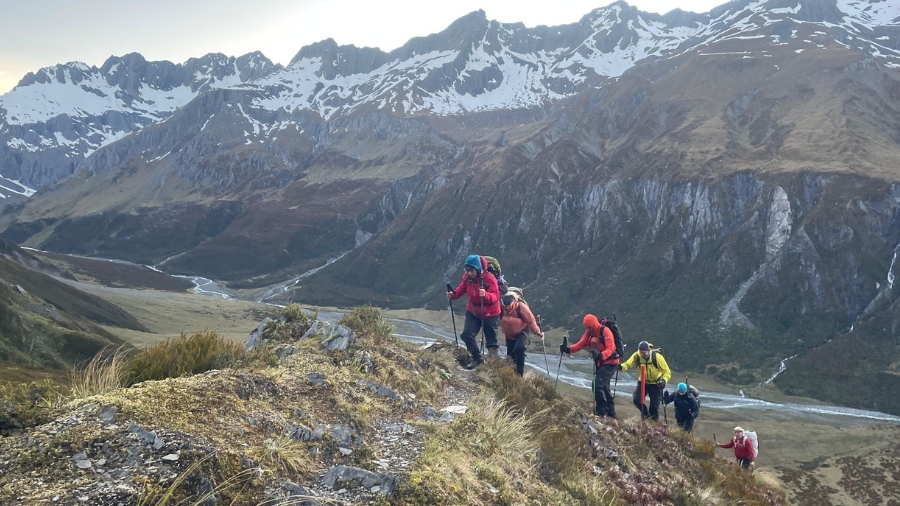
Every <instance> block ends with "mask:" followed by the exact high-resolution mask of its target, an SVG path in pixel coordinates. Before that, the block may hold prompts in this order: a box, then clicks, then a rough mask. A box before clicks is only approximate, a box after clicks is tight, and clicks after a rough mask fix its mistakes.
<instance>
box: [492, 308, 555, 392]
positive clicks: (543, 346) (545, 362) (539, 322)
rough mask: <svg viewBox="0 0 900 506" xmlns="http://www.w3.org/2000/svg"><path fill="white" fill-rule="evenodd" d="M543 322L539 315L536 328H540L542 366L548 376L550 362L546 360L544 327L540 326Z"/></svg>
mask: <svg viewBox="0 0 900 506" xmlns="http://www.w3.org/2000/svg"><path fill="white" fill-rule="evenodd" d="M543 323H544V319H543V318H541V315H538V317H537V324H538V328H539V329H541V349H543V350H544V366H546V367H547V376H548V377H549V376H550V362H549V361H548V360H547V343H546V342H544V335H543V334H544V328H543V327H542V326H541V325H542V324H543ZM506 353H509V349H507V350H506ZM560 357H562V353H560Z"/></svg>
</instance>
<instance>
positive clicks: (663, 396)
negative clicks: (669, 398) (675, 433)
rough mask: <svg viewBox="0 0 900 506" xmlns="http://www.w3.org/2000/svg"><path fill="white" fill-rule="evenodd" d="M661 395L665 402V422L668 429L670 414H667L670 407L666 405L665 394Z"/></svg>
mask: <svg viewBox="0 0 900 506" xmlns="http://www.w3.org/2000/svg"><path fill="white" fill-rule="evenodd" d="M657 388H658V387H657ZM659 395H660V396H661V397H662V398H663V400H662V401H663V420H665V421H666V427H668V426H669V414H668V412H667V408H668V407H669V405H668V404H666V397H665V393H663V392H660V393H659Z"/></svg>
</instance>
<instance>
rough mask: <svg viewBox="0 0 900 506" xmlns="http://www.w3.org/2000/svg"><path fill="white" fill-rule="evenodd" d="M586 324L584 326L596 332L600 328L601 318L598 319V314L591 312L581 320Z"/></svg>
mask: <svg viewBox="0 0 900 506" xmlns="http://www.w3.org/2000/svg"><path fill="white" fill-rule="evenodd" d="M581 323H582V324H583V325H584V328H586V329H588V330H590V331H593V332H596V331H597V330H598V329H600V320H598V319H597V317H596V316H594V315H592V314H589V315H585V316H584V320H582V322H581Z"/></svg>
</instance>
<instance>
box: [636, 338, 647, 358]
mask: <svg viewBox="0 0 900 506" xmlns="http://www.w3.org/2000/svg"><path fill="white" fill-rule="evenodd" d="M638 351H639V352H640V353H641V357H642V358H647V357H649V356H650V343H648V342H647V341H641V344H639V345H638Z"/></svg>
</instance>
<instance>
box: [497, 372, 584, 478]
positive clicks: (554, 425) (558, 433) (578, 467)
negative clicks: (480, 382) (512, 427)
mask: <svg viewBox="0 0 900 506" xmlns="http://www.w3.org/2000/svg"><path fill="white" fill-rule="evenodd" d="M485 379H486V380H487V382H488V384H489V385H490V389H491V391H493V392H495V394H496V395H497V396H498V397H499V398H501V399H504V400H505V402H506V403H507V404H508V406H510V407H511V408H512V409H515V410H517V411H519V412H520V413H522V414H523V415H526V416H531V417H532V419H533V423H534V424H535V426H537V427H541V428H542V430H541V431H540V432H539V433H538V434H537V438H538V441H539V442H540V448H541V455H542V469H541V474H542V476H544V478H545V479H549V480H554V479H557V478H558V477H560V476H563V475H567V474H569V473H581V472H583V467H584V462H585V461H586V460H588V459H589V458H590V455H589V453H588V451H587V447H586V445H585V442H586V439H585V437H584V435H583V434H582V433H581V432H580V431H576V430H572V427H573V426H574V427H577V426H578V425H579V423H580V419H581V410H580V409H578V408H579V406H577V405H575V404H573V401H572V400H571V399H564V398H563V397H561V396H559V395H558V394H557V393H556V391H555V390H554V389H553V384H552V383H550V382H549V381H547V380H546V379H545V378H543V377H542V376H538V375H536V374H532V373H528V374H526V375H525V377H524V378H521V377H519V376H517V375H516V374H515V371H514V370H513V368H511V367H501V368H499V369H496V370H492V371H491V373H490V374H488V375H486V376H485ZM581 407H582V408H583V407H584V406H581Z"/></svg>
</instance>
